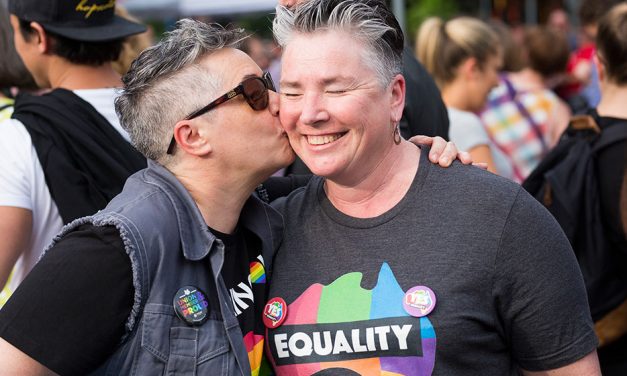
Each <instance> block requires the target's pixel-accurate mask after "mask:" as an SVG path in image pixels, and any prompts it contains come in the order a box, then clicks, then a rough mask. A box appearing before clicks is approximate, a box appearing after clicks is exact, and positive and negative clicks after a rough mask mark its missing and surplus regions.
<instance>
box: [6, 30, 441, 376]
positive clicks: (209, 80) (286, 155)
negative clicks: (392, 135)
mask: <svg viewBox="0 0 627 376" xmlns="http://www.w3.org/2000/svg"><path fill="white" fill-rule="evenodd" d="M244 37H245V36H244V35H243V33H242V32H241V31H240V30H225V29H223V28H221V27H218V26H215V25H212V26H209V25H206V24H203V23H200V22H195V21H191V20H183V21H181V22H180V23H179V24H178V26H177V28H176V29H175V30H174V31H173V32H171V33H170V34H168V35H167V36H166V38H164V40H162V41H161V42H160V43H159V44H158V45H156V46H155V47H152V48H149V49H148V50H146V51H144V52H143V53H142V54H141V55H140V57H139V58H138V59H137V60H136V61H135V62H134V63H133V65H132V67H131V69H130V71H129V73H128V74H127V75H126V76H125V77H124V91H123V92H122V93H121V95H120V97H119V98H118V99H117V101H116V110H117V112H118V114H119V116H120V118H121V123H122V124H124V126H125V127H126V129H127V130H128V131H129V134H130V136H131V140H132V142H133V145H134V146H135V147H136V148H137V149H138V150H139V151H140V152H141V153H142V154H143V155H145V156H146V157H147V158H149V163H148V167H147V168H146V169H144V170H142V171H140V172H138V173H137V174H135V175H133V176H131V177H130V178H129V179H128V181H127V182H126V185H125V187H124V190H123V192H122V193H121V194H120V195H118V196H116V197H115V198H114V199H113V200H112V201H111V202H110V203H109V205H108V206H107V207H106V208H105V209H103V210H102V211H100V212H98V213H96V214H94V215H93V216H90V217H85V218H81V219H79V220H77V221H74V222H72V223H71V224H69V225H68V226H67V227H65V228H64V230H63V233H62V234H60V235H59V236H58V237H57V238H56V239H55V243H54V244H53V245H52V246H51V248H50V249H49V250H48V251H47V253H46V255H45V256H44V257H43V258H42V260H41V261H40V262H39V263H38V264H37V265H36V267H35V269H34V270H33V272H32V273H31V274H30V275H29V276H28V277H27V279H26V280H25V281H24V283H23V284H22V285H21V286H20V288H19V289H18V290H17V291H16V292H15V294H14V295H13V297H12V298H11V299H10V300H9V301H8V303H7V305H6V306H5V307H4V308H3V309H2V310H1V311H0V337H1V338H0V365H1V367H0V374H8V375H42V374H51V373H52V372H55V373H57V374H62V375H85V374H88V373H90V372H94V371H95V372H96V373H103V374H110V375H127V374H133V375H163V374H176V375H196V374H198V375H246V376H248V375H251V374H253V375H256V374H258V373H259V370H260V368H261V367H262V358H263V357H262V355H263V349H264V339H263V338H264V337H263V334H264V332H265V328H264V326H263V324H262V314H261V310H262V309H263V303H264V298H265V292H266V289H267V283H268V281H269V279H270V271H271V265H270V263H271V262H272V254H273V251H274V250H275V249H276V248H277V247H278V244H279V243H280V241H281V227H282V220H281V218H280V215H279V214H278V213H277V212H276V211H275V210H273V209H272V208H270V207H269V206H268V205H267V204H265V203H263V202H261V201H260V200H259V199H258V198H256V197H255V196H252V192H253V191H254V189H255V187H257V186H258V185H259V184H260V183H261V182H263V181H264V180H265V179H267V178H268V177H269V176H270V175H271V174H272V173H273V172H274V171H276V170H277V169H279V168H281V167H284V166H286V165H287V164H289V163H290V162H291V161H292V159H293V156H294V154H293V151H292V149H291V148H290V145H289V143H288V140H287V137H286V136H285V132H284V130H283V128H282V127H281V124H280V123H279V118H278V112H279V99H278V94H277V93H275V92H274V91H273V90H274V88H273V86H272V84H271V80H270V77H269V76H267V75H264V74H262V72H261V69H260V68H259V67H258V66H257V65H255V64H254V62H253V61H252V60H251V58H250V57H248V56H247V55H246V54H245V53H243V52H242V51H240V50H237V49H236V48H235V47H236V46H237V44H238V42H240V41H241V40H242V38H244ZM172 139H173V140H174V141H171V140H172ZM444 145H445V144H444ZM444 145H443V144H440V146H441V149H443V146H444ZM441 149H440V152H441V151H442V150H441Z"/></svg>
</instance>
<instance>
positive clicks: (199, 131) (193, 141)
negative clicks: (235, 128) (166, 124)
mask: <svg viewBox="0 0 627 376" xmlns="http://www.w3.org/2000/svg"><path fill="white" fill-rule="evenodd" d="M200 125H201V124H200V122H199V118H196V119H193V120H181V121H179V122H178V123H176V125H175V126H174V138H175V139H176V144H177V147H178V148H180V149H181V150H182V151H184V152H185V153H187V154H191V155H194V156H197V157H203V156H207V155H209V154H210V153H211V151H212V148H211V144H209V140H208V139H207V138H206V135H205V132H204V129H203V128H201V127H200Z"/></svg>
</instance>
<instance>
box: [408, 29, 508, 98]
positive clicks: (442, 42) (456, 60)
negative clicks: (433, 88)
mask: <svg viewBox="0 0 627 376" xmlns="http://www.w3.org/2000/svg"><path fill="white" fill-rule="evenodd" d="M500 48H501V47H500V44H499V38H498V36H497V35H496V33H495V32H494V31H493V30H492V29H491V28H490V27H489V26H488V25H487V24H486V23H485V22H483V21H481V20H479V19H476V18H472V17H459V18H454V19H452V20H450V21H447V22H444V21H443V20H442V19H440V18H437V17H432V18H429V19H427V20H426V21H425V22H423V24H422V25H421V26H420V29H419V30H418V38H417V41H416V55H417V57H418V60H420V62H422V64H423V65H424V67H425V68H426V69H427V71H428V72H429V73H431V75H432V76H433V78H434V79H435V81H436V83H437V84H438V86H440V87H442V86H445V85H446V84H448V83H450V82H451V81H453V80H454V79H455V77H456V76H455V74H456V71H457V68H458V67H459V66H460V65H461V64H462V63H463V62H464V61H466V60H467V59H469V58H475V59H476V60H477V63H478V64H479V67H480V68H481V67H483V66H484V64H485V63H486V62H487V61H488V59H489V58H490V57H492V56H495V55H498V54H499V52H500Z"/></svg>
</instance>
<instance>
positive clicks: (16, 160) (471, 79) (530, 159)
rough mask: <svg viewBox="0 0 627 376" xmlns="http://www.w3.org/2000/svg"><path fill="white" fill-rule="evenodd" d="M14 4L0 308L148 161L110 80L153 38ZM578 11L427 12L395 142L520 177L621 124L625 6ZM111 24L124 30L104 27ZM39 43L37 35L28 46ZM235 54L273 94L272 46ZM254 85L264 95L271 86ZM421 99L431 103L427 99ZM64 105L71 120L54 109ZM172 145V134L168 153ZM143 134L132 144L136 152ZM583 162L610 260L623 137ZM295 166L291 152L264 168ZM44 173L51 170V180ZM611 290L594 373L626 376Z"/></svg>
mask: <svg viewBox="0 0 627 376" xmlns="http://www.w3.org/2000/svg"><path fill="white" fill-rule="evenodd" d="M14 3H18V2H14ZM16 7H18V8H16V9H18V10H19V5H16ZM15 11H16V10H15V9H13V10H10V9H9V8H8V5H7V0H0V89H1V92H0V145H3V148H7V149H8V150H9V151H7V152H5V153H4V154H3V155H9V154H10V158H8V157H7V158H8V159H5V160H4V161H0V232H1V233H2V234H3V236H2V239H0V286H4V289H3V290H2V292H1V293H0V307H2V306H3V305H4V304H5V303H6V302H7V301H8V300H9V298H10V297H11V295H12V294H13V292H15V290H16V289H17V287H18V286H19V285H20V283H21V282H22V281H23V280H24V278H25V277H26V276H27V275H28V273H29V272H30V270H31V269H32V268H33V267H34V266H35V265H36V264H37V262H38V260H39V258H40V257H41V256H42V254H43V253H44V250H45V249H46V248H47V247H48V245H49V244H50V242H51V241H52V240H53V239H54V237H55V235H56V234H58V233H59V232H60V231H62V229H63V226H64V225H67V224H68V223H70V222H72V221H74V220H76V219H77V218H81V217H84V216H87V215H91V214H92V213H95V212H96V211H98V210H100V209H102V208H104V207H105V205H106V203H107V202H109V201H110V200H111V199H112V198H113V197H115V196H116V195H117V194H118V193H119V192H120V191H121V190H122V187H123V186H124V182H125V181H126V178H127V177H128V176H130V175H132V174H133V173H135V172H136V171H138V170H140V169H143V168H145V167H146V158H145V157H148V159H153V158H151V155H150V154H148V155H146V154H147V153H144V152H143V151H142V154H143V155H142V154H140V153H139V152H138V151H137V150H136V149H135V148H134V147H133V146H131V144H130V143H129V142H130V141H131V140H133V141H134V142H137V141H136V140H135V139H133V137H134V136H133V135H129V134H128V133H127V130H126V129H123V128H124V127H123V126H122V125H121V124H120V121H119V119H118V118H117V115H116V112H115V109H114V98H116V97H117V95H118V94H117V93H116V92H115V90H114V88H119V87H122V86H123V85H124V84H128V80H131V78H125V80H127V81H125V82H123V81H122V77H123V76H124V75H125V73H127V72H128V71H129V69H133V68H134V69H135V70H134V72H137V71H140V67H139V66H133V68H131V67H132V64H133V61H135V59H136V58H137V57H138V56H139V54H140V53H141V52H142V51H144V50H146V49H147V48H149V47H151V46H154V45H155V44H156V43H157V42H158V39H159V38H158V36H155V35H154V33H153V31H152V29H151V28H150V27H146V26H145V25H141V21H140V20H138V19H136V18H134V17H133V16H132V15H130V14H128V13H127V12H126V11H125V10H124V9H123V7H121V6H116V7H115V11H116V14H118V15H119V16H120V17H122V18H123V19H126V20H127V21H128V24H125V25H126V26H125V27H126V29H125V28H123V27H122V26H120V29H116V27H117V26H112V27H111V30H112V31H111V35H107V36H106V37H105V38H100V39H98V37H96V36H93V37H92V36H89V35H87V34H84V35H81V32H80V31H76V30H74V31H65V30H55V29H53V28H50V30H45V27H44V28H39V26H37V25H38V24H37V25H35V26H33V25H31V24H30V23H29V22H27V21H24V20H20V19H18V18H16V17H13V16H11V17H10V14H13V13H14V12H15ZM577 14H578V19H577V20H576V22H575V20H572V19H571V18H570V17H571V15H570V13H569V12H567V11H566V10H565V9H561V8H556V9H554V10H553V11H551V12H550V14H549V16H548V18H547V20H546V23H545V24H542V25H526V26H516V27H511V26H509V25H507V24H505V23H503V22H501V21H499V20H481V19H478V18H475V17H471V16H459V17H455V18H452V19H448V20H445V19H441V18H438V17H430V18H428V19H426V20H425V21H424V22H423V23H422V25H421V26H420V28H419V30H418V31H417V33H416V35H415V45H414V46H412V47H409V46H407V45H406V46H405V47H404V51H403V53H404V55H403V64H404V67H403V69H404V72H403V73H404V75H405V77H406V80H407V99H406V102H405V112H404V114H403V118H402V119H401V118H399V119H397V120H398V122H399V123H400V124H398V129H399V130H398V132H399V133H398V134H399V135H398V137H399V138H400V137H401V136H402V138H404V139H406V138H410V137H412V136H417V135H426V136H432V137H435V136H441V137H443V138H445V139H447V140H450V141H452V142H453V143H454V144H455V145H456V147H457V148H458V149H459V150H460V151H463V152H468V153H469V154H470V156H471V157H472V160H473V162H476V163H485V164H486V165H487V170H488V171H490V172H492V173H494V174H496V175H499V176H501V177H504V178H506V179H508V180H510V181H513V182H515V183H517V184H524V182H525V181H526V180H527V179H528V178H529V177H530V176H533V175H532V174H533V172H534V170H535V169H537V168H538V166H541V164H542V162H543V161H544V160H546V157H547V156H548V155H551V154H550V153H551V152H552V150H555V149H556V148H559V147H560V145H563V144H564V142H565V139H566V138H568V135H569V130H570V129H571V128H572V124H573V121H572V119H573V118H574V117H576V116H578V115H588V116H591V118H593V119H594V120H595V121H596V123H598V124H597V125H596V126H597V127H598V128H597V129H599V132H601V131H604V130H605V129H608V128H609V127H611V126H612V125H613V124H618V125H617V126H619V127H627V4H626V3H625V2H622V1H612V0H582V1H581V4H580V7H579V9H578V12H577ZM34 21H37V20H34ZM42 22H43V21H42ZM129 25H135V26H129ZM575 25H578V26H575ZM113 30H124V31H123V32H122V31H121V32H120V34H119V35H114V34H115V32H114V31H113ZM46 33H47V34H46ZM51 35H52V39H47V38H48V37H50V36H51ZM38 38H39V39H40V40H42V41H44V42H40V43H33V40H37V39H38ZM45 41H48V42H45ZM239 48H240V49H241V51H243V52H245V53H246V54H247V55H248V56H250V58H252V60H253V61H254V62H255V63H256V64H257V65H258V66H259V68H261V70H262V71H263V72H270V74H271V79H272V80H273V85H274V86H273V87H276V88H277V91H278V92H279V93H281V85H280V82H281V68H282V59H283V57H282V52H283V50H282V48H281V46H280V45H279V43H278V42H277V41H275V40H273V39H268V38H263V37H260V36H258V35H255V34H252V35H251V36H249V37H248V38H246V39H244V40H243V41H242V43H241V45H240V46H239ZM41 51H45V52H43V53H41V55H42V56H41V57H40V56H39V55H38V54H40V52H41ZM140 73H141V71H140ZM427 75H428V76H430V78H429V80H428V81H425V79H424V77H426V76H427ZM264 79H265V78H264ZM433 83H435V85H433ZM146 85H148V84H146ZM264 85H266V89H267V88H268V85H270V84H269V83H264ZM57 89H61V90H57ZM181 89H184V88H181ZM242 90H244V89H242ZM43 94H51V96H50V97H51V100H50V102H47V103H46V104H45V106H47V107H46V108H48V109H49V110H50V113H52V112H54V110H55V109H57V110H58V109H59V108H61V110H59V111H58V113H57V112H54V115H49V117H50V119H46V116H48V115H46V114H47V113H44V114H42V113H39V112H37V111H36V110H32V109H31V108H30V107H29V105H31V104H32V103H31V102H30V101H33V99H32V98H35V97H39V96H42V95H43ZM233 95H235V94H233ZM439 95H441V99H442V101H440V100H439ZM421 96H422V97H421ZM434 98H435V99H437V101H436V102H434V103H431V102H429V101H433V100H435V99H434ZM52 99H54V100H52ZM228 99H230V98H228ZM228 99H225V100H228ZM247 100H248V98H247ZM35 101H36V100H35ZM427 102H429V103H427ZM442 103H443V106H442ZM249 104H250V105H251V107H252V106H253V104H251V103H250V102H249ZM63 106H66V107H63ZM85 106H87V107H88V108H87V109H85ZM266 106H268V104H266ZM157 107H158V104H156V105H155V108H157ZM423 107H424V109H423ZM253 108H254V107H253ZM412 111H414V112H415V115H414V114H412ZM427 112H429V114H427ZM68 113H69V114H71V115H72V116H68V117H66V115H67V114H68ZM74 115H76V118H73V116H74ZM129 116H131V115H129ZM286 116H287V115H286ZM412 116H413V117H414V119H413V120H412V119H411V117H412ZM42 119H43V120H42ZM417 119H421V120H422V122H421V121H417ZM424 119H429V122H427V121H425V120H424ZM446 119H448V122H447V121H446ZM436 120H437V121H436ZM75 121H76V122H79V121H80V122H90V123H93V124H94V126H93V130H89V131H88V132H85V133H84V134H83V133H80V132H79V133H80V134H71V133H72V127H71V126H67V129H64V130H62V131H59V132H48V130H46V127H48V126H49V125H50V124H53V125H54V126H57V124H65V125H68V124H70V125H71V124H74V123H73V122H75ZM29 122H32V124H29ZM16 124H17V125H19V126H16ZM21 124H23V125H24V126H23V127H22V126H21ZM59 127H62V126H61V125H59ZM105 128H106V129H105ZM395 137H396V134H395ZM95 139H97V140H98V141H95V142H92V141H93V140H95ZM175 141H176V140H175V139H174V137H173V138H172V144H171V145H170V148H172V147H173V145H175V144H176V142H175ZM151 142H152V141H151V140H149V139H146V140H143V139H142V140H140V141H139V143H140V145H144V146H145V145H150V143H151ZM395 142H396V138H395ZM399 142H400V141H399ZM52 144H62V145H63V148H64V149H63V150H64V152H62V153H56V152H54V150H55V149H54V148H53V147H52V146H51V145H52ZM51 150H52V151H51ZM142 150H143V149H142ZM146 150H150V149H149V148H148V147H147V149H146ZM64 153H66V154H64ZM168 154H170V150H168ZM68 155H69V156H70V157H68ZM299 155H300V154H299ZM164 158H166V160H167V158H170V157H168V156H165V157H164ZM77 160H80V161H81V162H80V163H74V162H75V161H77ZM83 160H86V161H85V162H84V163H83ZM68 161H69V162H68ZM40 163H41V165H39V164H40ZM594 163H595V164H596V165H595V166H596V167H595V168H597V169H598V176H599V187H598V189H599V192H600V193H599V197H601V199H600V206H601V209H602V215H603V218H602V221H603V222H604V226H605V227H606V230H605V231H606V233H605V236H607V238H608V239H609V240H610V244H611V247H612V248H613V249H614V251H615V252H616V253H617V254H620V255H619V256H618V257H617V258H616V260H619V263H623V262H625V261H626V260H627V240H626V239H627V235H626V234H627V209H626V208H627V174H626V172H625V166H627V141H625V140H624V139H623V140H622V141H620V142H619V143H617V144H616V145H613V146H612V148H611V149H610V148H607V151H604V152H603V155H599V156H597V157H596V159H595V161H594ZM76 164H78V165H80V166H79V167H75V165H76ZM37 166H39V167H37ZM103 166H105V167H103ZM78 170H80V172H79V171H78ZM308 173H310V169H308V168H307V166H305V165H304V164H303V163H302V162H301V161H300V159H298V158H297V159H296V160H295V161H294V162H293V163H292V164H291V165H289V166H287V167H285V168H281V169H279V170H278V171H276V172H274V176H276V177H287V176H290V175H293V174H308ZM52 176H63V181H62V182H55V181H54V179H53V178H51V177H52ZM79 197H85V199H79ZM477 199H478V200H481V197H479V198H477ZM77 202H78V204H77ZM77 208H78V209H77ZM560 224H561V223H560ZM579 261H580V262H582V261H581V260H579ZM588 262H589V261H588ZM625 270H627V265H621V267H620V268H619V270H618V271H615V272H616V273H617V275H618V277H617V278H618V279H620V281H621V286H623V287H625V286H627V284H625V282H626V281H627V273H625ZM529 273H533V271H531V270H530V271H529ZM568 288H569V286H564V289H568ZM622 294H623V295H625V296H623V295H621V297H620V298H617V299H618V303H617V305H615V306H614V307H612V308H611V309H609V310H608V312H605V314H604V315H603V316H604V317H605V316H609V315H610V313H611V314H613V316H612V317H613V320H614V321H613V322H612V323H609V324H608V323H607V322H604V324H603V325H610V326H612V328H616V329H615V333H613V334H611V335H609V336H608V337H607V338H608V339H607V342H605V343H604V342H603V338H605V337H603V338H601V337H600V338H601V339H602V341H601V344H602V346H601V347H600V348H599V357H600V363H601V367H602V369H603V372H604V374H606V375H625V374H627V300H625V299H624V298H625V297H627V290H625V291H623V293H622ZM593 318H594V317H593ZM595 321H597V322H600V321H601V319H600V318H599V319H598V320H596V318H595ZM1 327H2V326H1V323H0V328H1ZM597 330H600V329H598V328H597ZM599 333H600V332H597V335H598V336H600V334H599ZM0 374H2V370H1V367H0Z"/></svg>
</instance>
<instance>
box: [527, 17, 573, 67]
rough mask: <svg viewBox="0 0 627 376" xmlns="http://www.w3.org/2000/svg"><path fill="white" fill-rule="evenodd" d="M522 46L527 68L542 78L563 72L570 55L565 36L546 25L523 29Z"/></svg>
mask: <svg viewBox="0 0 627 376" xmlns="http://www.w3.org/2000/svg"><path fill="white" fill-rule="evenodd" d="M523 39H524V46H525V49H526V51H527V59H528V65H529V68H531V69H533V70H534V71H536V72H538V73H540V75H542V77H544V78H550V77H551V76H554V75H556V74H560V73H564V72H565V71H566V66H567V65H568V59H569V57H570V49H569V48H568V41H567V40H566V36H565V35H563V34H562V33H560V32H559V31H556V30H553V29H550V28H548V27H546V26H533V27H529V28H528V29H526V30H525V36H524V38H523Z"/></svg>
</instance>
